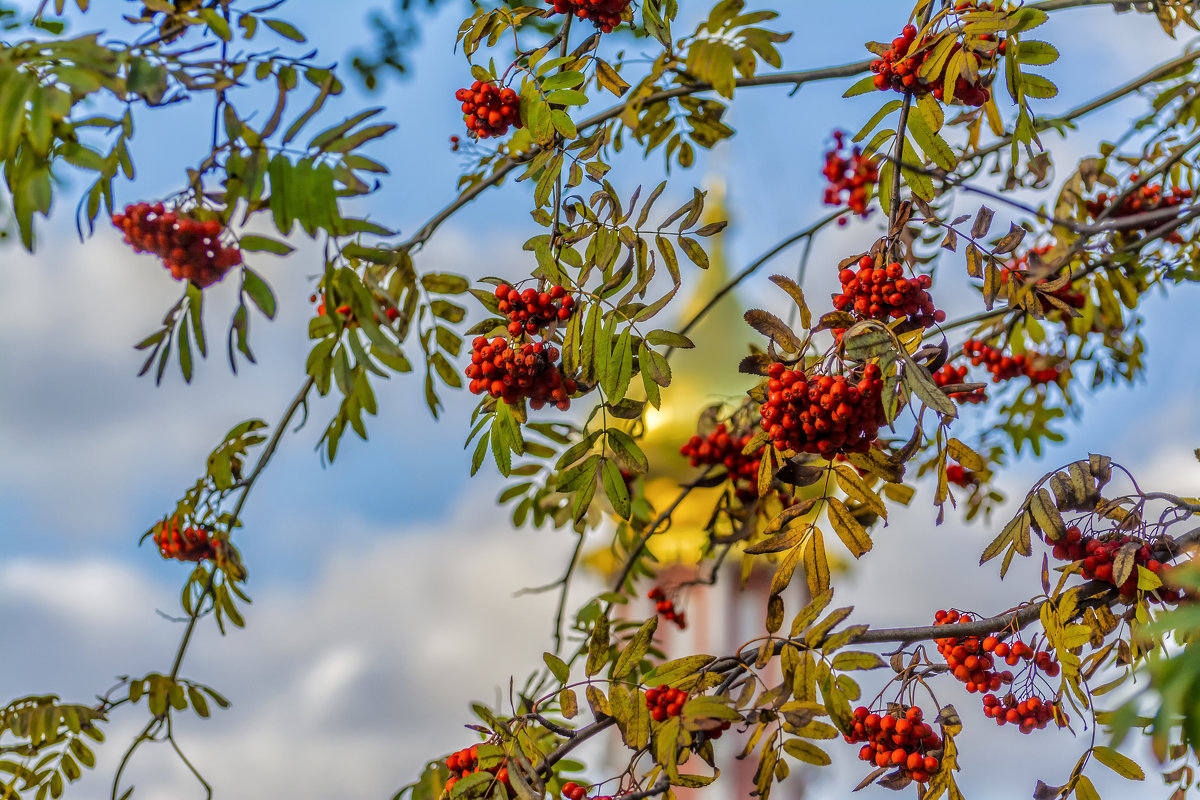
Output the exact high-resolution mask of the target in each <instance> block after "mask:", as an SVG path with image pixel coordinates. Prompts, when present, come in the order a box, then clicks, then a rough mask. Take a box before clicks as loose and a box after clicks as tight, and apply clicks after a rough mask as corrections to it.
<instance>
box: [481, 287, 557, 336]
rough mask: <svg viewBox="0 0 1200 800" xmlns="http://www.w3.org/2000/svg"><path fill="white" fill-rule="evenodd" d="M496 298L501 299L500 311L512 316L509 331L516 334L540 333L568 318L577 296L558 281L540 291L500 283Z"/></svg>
mask: <svg viewBox="0 0 1200 800" xmlns="http://www.w3.org/2000/svg"><path fill="white" fill-rule="evenodd" d="M496 299H498V300H499V301H500V304H499V305H500V313H501V314H504V315H505V316H506V317H508V332H509V333H511V334H512V335H513V336H520V335H521V334H522V333H537V332H539V331H540V330H542V329H543V328H545V327H547V326H549V325H551V324H554V323H556V322H566V321H567V320H569V319H570V318H571V314H572V313H573V312H574V309H575V298H574V297H572V296H571V295H569V294H567V290H566V289H564V288H563V287H562V286H557V285H556V286H551V287H549V288H548V289H546V290H545V291H541V292H539V291H538V290H537V289H526V290H524V291H519V290H517V289H514V288H513V287H511V286H509V285H508V284H507V283H502V284H500V285H499V286H497V287H496Z"/></svg>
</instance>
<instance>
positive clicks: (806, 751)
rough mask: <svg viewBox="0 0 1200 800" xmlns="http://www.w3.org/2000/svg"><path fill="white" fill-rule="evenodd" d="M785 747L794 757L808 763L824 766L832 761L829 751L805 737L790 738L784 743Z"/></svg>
mask: <svg viewBox="0 0 1200 800" xmlns="http://www.w3.org/2000/svg"><path fill="white" fill-rule="evenodd" d="M783 749H784V751H785V752H786V753H787V754H788V755H789V756H791V757H792V758H796V759H799V760H800V761H803V762H805V763H807V764H816V765H817V766H819V767H824V766H827V765H828V764H830V763H831V759H830V758H829V754H828V753H826V752H825V751H824V750H822V749H821V748H819V747H817V746H816V745H815V744H813V743H812V742H808V741H805V740H804V739H788V740H787V741H785V742H784V743H783Z"/></svg>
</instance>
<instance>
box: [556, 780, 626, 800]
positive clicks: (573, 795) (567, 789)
mask: <svg viewBox="0 0 1200 800" xmlns="http://www.w3.org/2000/svg"><path fill="white" fill-rule="evenodd" d="M587 792H588V787H586V786H580V785H579V784H578V783H576V782H575V781H567V782H566V783H564V784H563V785H562V796H563V797H564V798H566V800H583V798H584V797H586V796H587ZM592 800H613V799H612V798H611V797H609V796H608V795H606V794H599V795H596V796H595V797H593V798H592Z"/></svg>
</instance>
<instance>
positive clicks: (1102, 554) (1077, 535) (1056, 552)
mask: <svg viewBox="0 0 1200 800" xmlns="http://www.w3.org/2000/svg"><path fill="white" fill-rule="evenodd" d="M1168 541H1169V540H1166V539H1159V540H1156V541H1147V540H1145V539H1143V538H1141V537H1139V536H1137V535H1136V534H1134V533H1124V532H1121V531H1112V532H1111V533H1108V534H1105V535H1102V536H1085V535H1083V534H1082V533H1081V532H1080V530H1079V528H1078V527H1076V526H1074V525H1072V526H1071V527H1069V528H1067V531H1066V534H1065V535H1064V536H1063V537H1062V538H1061V539H1059V540H1058V541H1057V542H1055V543H1054V548H1053V550H1052V551H1051V552H1052V554H1053V556H1054V557H1055V558H1056V559H1058V560H1059V561H1069V562H1079V566H1080V572H1081V573H1082V574H1083V577H1085V578H1087V579H1088V580H1100V581H1105V582H1106V583H1111V584H1112V585H1113V586H1116V587H1117V590H1118V591H1119V592H1120V596H1121V601H1122V602H1125V603H1131V602H1133V601H1134V600H1135V599H1136V597H1137V588H1138V574H1139V570H1138V567H1145V568H1146V569H1147V570H1149V571H1150V572H1152V573H1153V574H1155V575H1160V574H1161V573H1162V572H1163V570H1164V569H1165V565H1164V564H1163V563H1162V562H1161V561H1159V560H1158V558H1156V557H1155V553H1156V550H1158V549H1159V548H1164V549H1165V548H1166V546H1167V542H1168ZM1123 551H1124V554H1126V555H1127V556H1128V557H1130V558H1131V559H1132V562H1131V567H1130V569H1129V574H1128V575H1127V576H1124V577H1122V579H1121V582H1120V583H1119V584H1118V583H1117V578H1118V577H1121V576H1120V575H1119V574H1118V573H1117V572H1116V561H1117V559H1118V558H1119V557H1121V556H1122V552H1123ZM1156 594H1157V597H1156V596H1155V595H1153V594H1152V595H1149V596H1148V599H1149V600H1150V601H1151V602H1154V601H1157V602H1164V603H1177V602H1179V600H1180V599H1181V598H1182V594H1181V593H1180V591H1179V590H1178V589H1159V590H1158V591H1157V593H1156Z"/></svg>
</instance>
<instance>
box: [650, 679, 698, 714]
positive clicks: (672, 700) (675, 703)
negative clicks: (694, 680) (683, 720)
mask: <svg viewBox="0 0 1200 800" xmlns="http://www.w3.org/2000/svg"><path fill="white" fill-rule="evenodd" d="M687 699H688V695H687V692H684V691H681V690H679V689H668V688H667V687H666V686H657V687H655V688H653V689H647V690H646V707H647V708H649V709H650V716H651V717H652V718H653V719H654V721H655V722H662V721H664V720H665V719H666V718H667V717H678V716H679V715H680V713H682V711H683V704H684V703H686V702H687Z"/></svg>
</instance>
